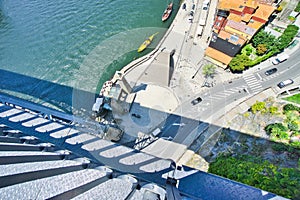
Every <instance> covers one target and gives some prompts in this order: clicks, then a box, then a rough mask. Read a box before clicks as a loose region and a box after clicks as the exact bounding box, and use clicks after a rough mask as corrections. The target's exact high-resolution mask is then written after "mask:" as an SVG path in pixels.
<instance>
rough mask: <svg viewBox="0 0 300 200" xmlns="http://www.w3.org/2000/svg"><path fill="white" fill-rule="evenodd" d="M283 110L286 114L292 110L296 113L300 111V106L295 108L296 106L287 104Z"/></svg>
mask: <svg viewBox="0 0 300 200" xmlns="http://www.w3.org/2000/svg"><path fill="white" fill-rule="evenodd" d="M283 110H284V111H285V112H287V111H291V110H295V111H298V112H299V111H300V108H299V107H298V106H295V105H294V104H290V103H289V104H286V105H284V106H283Z"/></svg>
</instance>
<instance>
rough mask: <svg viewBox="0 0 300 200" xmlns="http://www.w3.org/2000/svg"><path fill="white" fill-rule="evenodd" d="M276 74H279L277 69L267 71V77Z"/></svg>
mask: <svg viewBox="0 0 300 200" xmlns="http://www.w3.org/2000/svg"><path fill="white" fill-rule="evenodd" d="M275 72H277V68H272V69H268V70H267V71H265V75H267V76H269V75H271V74H274V73H275Z"/></svg>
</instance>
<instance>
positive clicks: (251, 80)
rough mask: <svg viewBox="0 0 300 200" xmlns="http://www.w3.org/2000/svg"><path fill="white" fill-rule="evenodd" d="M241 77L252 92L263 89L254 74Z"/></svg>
mask: <svg viewBox="0 0 300 200" xmlns="http://www.w3.org/2000/svg"><path fill="white" fill-rule="evenodd" d="M243 78H244V80H245V82H246V83H247V85H248V86H249V88H250V90H251V91H252V92H253V93H256V92H259V91H261V90H262V89H263V87H262V86H261V84H260V82H259V81H258V80H257V78H256V77H255V75H254V74H248V75H245V76H243Z"/></svg>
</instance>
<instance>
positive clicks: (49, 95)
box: [0, 69, 96, 117]
mask: <svg viewBox="0 0 300 200" xmlns="http://www.w3.org/2000/svg"><path fill="white" fill-rule="evenodd" d="M0 74H1V75H0V90H1V91H2V92H4V93H8V94H12V95H14V96H17V97H19V98H22V99H26V100H29V101H32V102H35V103H40V104H48V105H50V106H51V107H52V108H55V109H58V110H61V111H63V112H66V113H69V114H74V115H81V116H85V117H88V116H90V114H91V108H92V105H93V103H94V101H95V97H96V94H95V93H91V92H88V91H83V90H80V89H77V88H72V87H70V86H65V85H61V84H58V83H54V82H50V81H47V80H41V79H38V78H34V77H30V76H27V75H22V74H19V73H15V72H10V71H7V70H3V69H0ZM82 84H84V83H82Z"/></svg>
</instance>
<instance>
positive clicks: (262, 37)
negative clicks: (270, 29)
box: [252, 30, 276, 49]
mask: <svg viewBox="0 0 300 200" xmlns="http://www.w3.org/2000/svg"><path fill="white" fill-rule="evenodd" d="M275 41H276V37H275V36H273V35H271V34H270V33H267V32H265V31H264V30H260V31H259V32H258V33H257V34H255V35H254V37H253V38H252V43H253V46H254V47H255V48H257V47H258V45H260V44H264V45H266V48H267V49H269V48H270V47H271V46H272V45H273V44H274V42H275Z"/></svg>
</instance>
